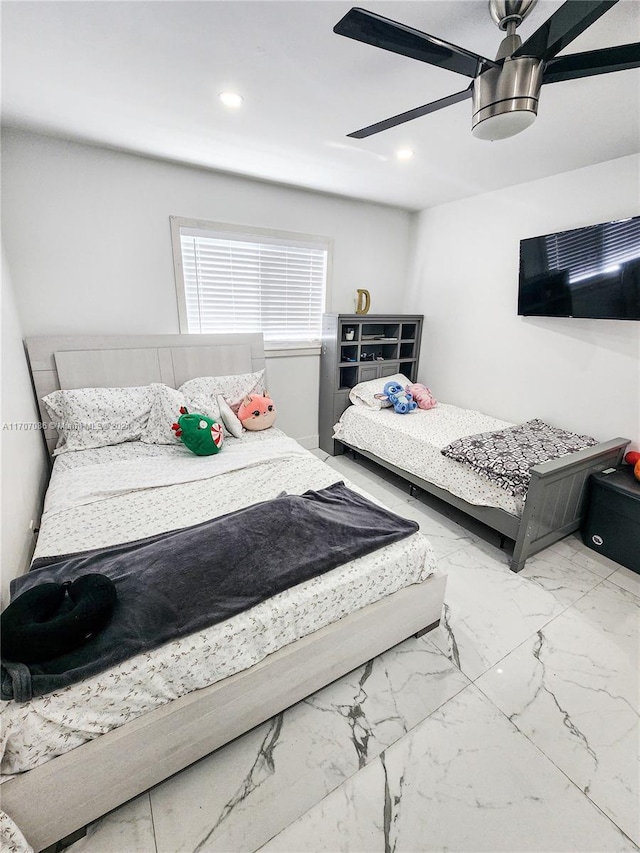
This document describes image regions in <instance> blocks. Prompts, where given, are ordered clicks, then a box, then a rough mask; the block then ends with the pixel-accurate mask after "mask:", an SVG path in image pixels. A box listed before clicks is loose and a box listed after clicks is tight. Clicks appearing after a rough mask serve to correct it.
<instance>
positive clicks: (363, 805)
mask: <svg viewBox="0 0 640 853" xmlns="http://www.w3.org/2000/svg"><path fill="white" fill-rule="evenodd" d="M317 455H319V456H320V458H321V459H323V460H324V461H327V464H330V465H331V466H332V467H334V468H336V469H337V470H338V471H340V473H343V474H344V475H345V477H347V478H349V479H350V480H351V481H353V482H354V483H356V484H358V485H359V486H361V487H362V488H363V489H366V490H367V491H368V492H369V493H370V494H372V495H373V496H374V497H376V498H378V499H379V500H381V501H383V502H384V503H386V505H387V506H389V507H390V508H391V509H393V510H394V511H395V512H398V513H400V514H402V515H405V516H406V517H408V518H412V519H415V520H416V521H418V522H419V524H420V528H421V530H422V531H423V532H425V533H426V534H427V535H428V537H429V539H430V541H431V543H432V545H433V547H434V551H435V553H436V555H437V557H438V563H439V567H440V569H441V570H442V571H444V572H446V573H447V575H448V582H447V592H446V596H445V608H444V613H443V620H442V622H441V625H440V627H439V628H438V629H436V630H435V631H433V632H431V633H430V634H428V635H427V636H424V637H422V638H420V639H416V638H411V639H409V640H407V641H406V642H404V643H402V644H400V645H399V646H397V647H395V648H394V649H390V650H389V651H388V652H386V653H385V654H383V655H381V656H379V657H378V658H375V659H374V660H373V661H371V662H369V663H368V664H367V665H365V666H363V667H360V668H359V669H357V670H355V671H354V672H352V673H349V674H348V675H346V676H344V677H343V678H341V679H339V680H338V681H336V682H334V683H333V684H330V685H329V686H328V687H325V688H323V689H322V690H320V691H319V692H318V693H316V694H315V695H313V696H311V697H309V698H308V699H306V700H305V701H303V702H300V703H299V704H298V705H295V706H293V707H292V708H289V709H288V710H287V711H285V712H284V713H282V714H280V715H278V716H277V717H275V718H274V719H272V720H270V721H268V722H266V723H264V724H263V725H262V726H259V727H257V728H256V729H254V730H252V731H251V732H248V733H247V734H246V735H244V736H243V737H241V738H238V739H237V740H236V741H233V742H232V743H230V744H228V745H226V746H225V747H223V748H221V749H219V750H217V751H216V752H215V753H214V754H213V755H211V756H208V757H206V758H204V759H202V760H201V761H199V762H198V763H197V764H195V765H193V766H192V767H189V768H187V769H186V770H184V771H182V773H179V774H177V775H176V776H174V777H172V778H171V779H169V780H167V781H166V782H164V783H162V784H161V785H158V786H157V787H155V788H153V789H152V790H151V791H149V792H147V793H145V794H143V795H141V796H140V797H138V798H137V799H135V800H133V801H132V802H130V803H127V804H126V805H124V806H122V807H121V808H119V809H117V810H116V811H114V812H112V813H111V814H109V815H107V816H106V817H104V818H102V819H101V820H100V821H97V822H96V823H95V824H93V825H92V826H90V827H89V829H88V832H87V836H86V837H85V838H83V839H81V840H80V841H78V842H76V843H75V844H74V845H72V846H71V847H70V848H69V850H71V851H73V853H82V852H83V851H87V853H147V851H148V853H178V851H192V853H196V851H221V853H245V851H246V853H249V851H255V850H264V851H265V853H266V851H269V853H280V851H282V853H284V851H347V853H373V851H378V850H379V851H381V853H391V851H394V853H418V851H443V850H459V851H470V852H471V851H481V850H482V851H498V850H500V851H509V852H510V853H515V851H532V853H551V851H553V853H556V851H575V853H583V851H618V850H625V851H627V850H628V851H637V850H639V849H640V848H639V847H638V846H637V845H640V798H639V790H638V789H639V785H638V780H639V776H640V774H639V745H640V728H639V720H638V704H639V662H640V661H639V659H640V644H639V636H638V629H639V626H640V575H637V574H635V573H634V572H631V571H629V570H627V569H624V568H622V567H620V566H619V565H618V564H616V563H613V562H612V561H610V560H607V559H606V558H604V557H602V556H601V555H598V554H596V553H595V552H593V551H590V550H589V549H587V548H585V547H584V546H583V544H582V542H581V541H580V539H579V537H578V536H577V535H576V536H570V537H567V538H566V539H564V540H563V541H561V542H559V543H556V544H555V545H553V546H551V547H550V548H548V549H547V550H546V551H544V552H542V553H541V554H539V555H536V556H535V557H533V558H530V560H529V561H528V562H527V565H526V566H525V569H524V570H523V571H522V572H521V573H519V574H517V575H515V574H513V573H512V572H511V571H509V568H508V555H507V554H506V553H505V552H504V551H501V550H500V548H499V547H498V537H497V535H496V534H495V533H494V532H492V531H489V530H488V529H487V528H485V527H484V526H483V525H481V524H479V523H476V522H474V521H473V520H470V519H469V518H467V517H463V516H462V515H461V514H459V513H457V511H456V510H454V509H452V508H450V507H445V506H444V505H442V504H441V503H440V502H439V501H437V500H436V499H434V498H431V497H430V496H428V495H419V496H416V497H410V496H409V494H408V489H407V487H406V485H405V484H404V483H402V481H400V480H399V479H398V478H396V477H394V476H393V475H391V474H390V473H388V472H385V471H383V470H382V469H380V468H378V467H377V466H374V465H373V463H368V462H365V463H364V464H362V463H360V462H354V461H353V460H352V459H350V458H346V457H336V458H333V459H331V458H328V459H327V458H326V454H323V453H322V452H321V451H317ZM460 521H462V522H463V524H460V523H459V522H460Z"/></svg>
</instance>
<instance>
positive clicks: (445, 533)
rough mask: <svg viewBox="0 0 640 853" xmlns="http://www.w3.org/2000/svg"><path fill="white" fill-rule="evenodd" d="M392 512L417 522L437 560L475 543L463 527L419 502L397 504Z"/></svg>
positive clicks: (473, 538) (472, 536) (411, 501)
mask: <svg viewBox="0 0 640 853" xmlns="http://www.w3.org/2000/svg"><path fill="white" fill-rule="evenodd" d="M394 512H397V513H398V515H402V516H404V518H410V519H412V520H413V521H417V522H418V524H419V525H420V530H421V532H422V533H424V534H425V535H426V536H428V537H429V541H430V542H431V545H432V546H433V551H434V553H435V555H436V557H437V558H438V559H440V558H441V557H446V556H448V555H449V554H453V552H454V551H458V550H459V549H460V548H463V547H464V546H465V545H469V544H471V543H472V542H475V541H476V537H475V536H474V535H473V534H472V533H469V531H467V530H465V529H464V527H460V525H459V524H456V523H455V521H451V520H450V519H448V518H446V517H445V516H444V515H442V514H440V513H439V512H437V511H436V510H434V509H432V508H431V507H429V506H426V505H425V504H423V503H420V502H419V501H416V500H410V501H405V502H404V503H401V504H398V506H395V507H394Z"/></svg>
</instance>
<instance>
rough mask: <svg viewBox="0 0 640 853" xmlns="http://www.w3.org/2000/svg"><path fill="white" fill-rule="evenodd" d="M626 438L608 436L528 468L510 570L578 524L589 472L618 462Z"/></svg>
mask: <svg viewBox="0 0 640 853" xmlns="http://www.w3.org/2000/svg"><path fill="white" fill-rule="evenodd" d="M627 444H629V439H626V438H612V439H611V440H610V441H604V442H602V443H600V444H595V445H593V447H587V448H585V449H584V450H579V451H577V452H576V453H571V454H569V455H567V456H563V457H561V458H560V459H553V460H551V461H550V462H543V463H542V464H541V465H536V466H535V467H533V468H532V469H531V482H530V484H529V489H528V491H527V499H526V501H525V505H524V512H523V514H522V518H521V520H520V525H519V527H518V535H517V538H516V540H515V546H514V549H513V558H512V560H511V570H512V571H514V572H519V571H520V570H521V569H522V568H524V564H525V560H526V559H527V558H528V557H531V556H532V555H533V554H536V553H537V552H538V551H542V549H543V548H546V547H548V546H549V545H551V544H552V543H553V542H557V541H558V540H559V539H562V538H563V537H564V536H567V535H568V534H569V533H572V532H573V531H574V530H577V529H578V528H579V527H580V524H581V522H582V519H583V517H584V514H585V512H586V508H587V506H586V505H587V482H588V479H589V476H590V475H591V474H595V473H597V472H599V471H604V470H605V468H615V467H616V466H617V465H619V463H620V461H621V459H622V456H623V454H624V450H625V447H626V446H627Z"/></svg>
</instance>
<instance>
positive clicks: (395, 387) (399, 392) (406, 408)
mask: <svg viewBox="0 0 640 853" xmlns="http://www.w3.org/2000/svg"><path fill="white" fill-rule="evenodd" d="M376 397H377V399H378V400H388V401H389V402H390V403H391V405H392V406H393V410H394V412H397V413H398V414H399V415H407V414H409V412H412V411H413V410H414V409H417V408H418V404H417V403H416V402H415V400H414V399H413V395H412V394H410V393H409V392H408V391H405V389H404V388H403V387H402V385H400V383H399V382H387V384H386V385H385V386H384V391H383V392H382V394H376Z"/></svg>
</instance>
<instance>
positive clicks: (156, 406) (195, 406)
mask: <svg viewBox="0 0 640 853" xmlns="http://www.w3.org/2000/svg"><path fill="white" fill-rule="evenodd" d="M151 388H152V391H153V405H152V407H151V412H150V414H149V420H148V421H147V425H146V427H145V430H144V432H143V433H142V441H143V443H144V444H182V442H181V441H180V439H179V438H176V434H175V432H174V431H173V430H172V429H171V425H172V424H174V423H175V422H176V421H177V420H178V418H179V417H180V408H181V407H182V406H185V407H186V408H187V409H188V410H189V411H190V412H197V413H198V414H202V415H206V416H207V417H209V418H213V419H214V420H216V421H218V422H219V423H220V422H221V417H220V408H219V407H218V404H217V402H216V401H215V400H210V399H209V398H207V397H205V396H204V395H200V396H199V397H198V396H197V395H196V396H193V397H187V396H186V394H183V393H182V392H181V391H176V389H175V388H169V386H168V385H162V384H160V383H158V382H154V384H153V385H152V386H151Z"/></svg>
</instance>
